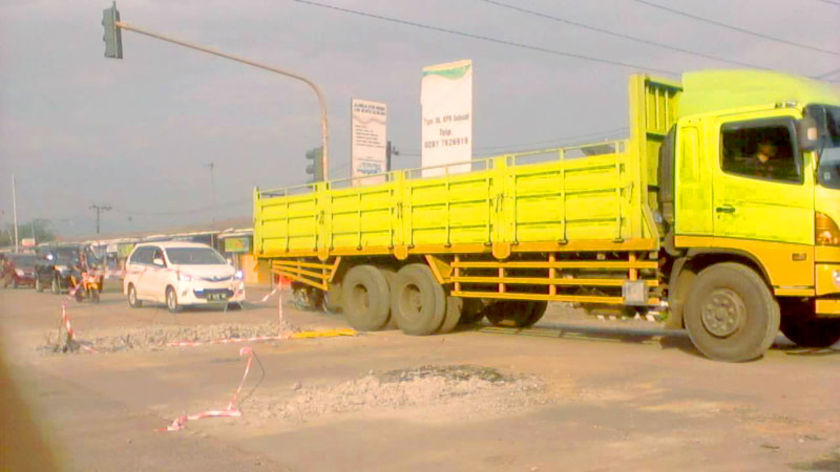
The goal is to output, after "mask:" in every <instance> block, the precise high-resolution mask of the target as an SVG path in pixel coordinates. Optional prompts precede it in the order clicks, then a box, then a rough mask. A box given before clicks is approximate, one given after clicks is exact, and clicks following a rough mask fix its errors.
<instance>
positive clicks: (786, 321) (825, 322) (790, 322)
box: [781, 315, 840, 347]
mask: <svg viewBox="0 0 840 472" xmlns="http://www.w3.org/2000/svg"><path fill="white" fill-rule="evenodd" d="M781 327H782V334H784V335H785V336H787V338H788V339H790V340H791V341H793V342H795V343H796V344H797V345H798V346H802V347H828V346H832V345H834V344H835V343H836V342H837V341H840V319H821V318H807V317H803V316H796V315H785V316H783V317H782V326H781Z"/></svg>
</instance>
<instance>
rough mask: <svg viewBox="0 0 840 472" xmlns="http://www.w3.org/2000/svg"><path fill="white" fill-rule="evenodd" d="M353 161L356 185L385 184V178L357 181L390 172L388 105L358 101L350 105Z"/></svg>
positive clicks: (353, 175) (353, 174) (351, 159)
mask: <svg viewBox="0 0 840 472" xmlns="http://www.w3.org/2000/svg"><path fill="white" fill-rule="evenodd" d="M350 109H351V111H350V113H351V115H352V117H351V123H352V124H351V127H352V129H351V131H350V143H351V145H350V161H351V165H352V168H353V173H352V177H354V180H353V185H368V184H374V183H380V182H384V181H385V177H384V176H379V177H371V178H367V179H357V177H364V176H366V175H374V174H381V173H383V172H386V171H387V169H386V163H385V158H386V156H385V152H386V147H387V146H388V127H387V120H388V105H386V104H384V103H379V102H372V101H370V100H359V99H356V98H354V99H353V100H352V101H351V104H350Z"/></svg>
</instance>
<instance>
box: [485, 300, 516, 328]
mask: <svg viewBox="0 0 840 472" xmlns="http://www.w3.org/2000/svg"><path fill="white" fill-rule="evenodd" d="M509 303H510V302H508V301H500V302H494V303H491V304H489V305H487V306H486V307H485V308H484V316H485V317H486V318H487V321H489V322H490V324H492V325H493V326H499V325H501V324H502V322H503V321H504V320H505V316H506V315H507V313H508V312H509V311H510V305H509Z"/></svg>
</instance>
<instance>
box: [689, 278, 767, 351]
mask: <svg viewBox="0 0 840 472" xmlns="http://www.w3.org/2000/svg"><path fill="white" fill-rule="evenodd" d="M779 318H780V315H779V304H778V303H777V302H776V300H775V299H774V298H773V295H772V294H771V293H770V289H769V288H768V287H767V285H766V284H765V283H764V281H763V280H762V279H761V277H759V276H758V274H756V273H755V271H753V270H752V269H750V268H748V267H746V266H744V265H741V264H737V263H732V262H725V263H720V264H715V265H712V266H709V267H707V268H706V269H704V270H703V271H701V272H700V273H699V274H697V278H695V279H694V283H693V285H692V287H691V290H690V292H689V294H688V303H687V304H686V307H685V326H686V328H687V329H688V334H689V337H691V341H692V342H693V343H694V346H695V347H696V348H697V349H698V350H699V351H700V352H702V353H703V354H704V355H705V356H706V357H709V358H710V359H715V360H722V361H729V362H743V361H749V360H752V359H755V358H758V357H761V356H762V355H763V354H764V353H765V352H766V351H767V349H769V348H770V345H771V344H772V343H773V340H774V339H775V337H776V334H777V333H778V331H779Z"/></svg>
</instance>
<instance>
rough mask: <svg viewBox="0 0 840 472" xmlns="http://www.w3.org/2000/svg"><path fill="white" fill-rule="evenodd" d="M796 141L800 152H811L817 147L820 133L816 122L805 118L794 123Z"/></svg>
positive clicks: (808, 117)
mask: <svg viewBox="0 0 840 472" xmlns="http://www.w3.org/2000/svg"><path fill="white" fill-rule="evenodd" d="M796 139H797V141H798V144H799V149H800V150H801V151H813V150H815V149H817V148H818V147H819V144H820V133H819V128H818V127H817V120H815V119H814V118H812V117H810V116H806V117H805V118H802V119H801V120H797V121H796Z"/></svg>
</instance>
